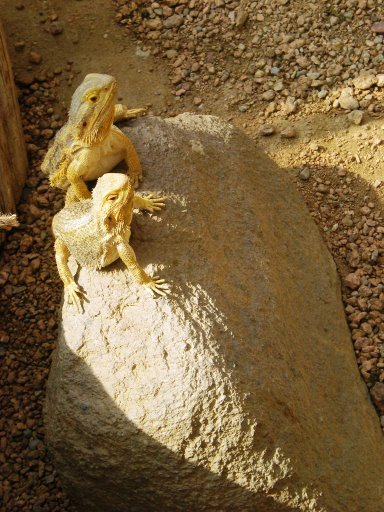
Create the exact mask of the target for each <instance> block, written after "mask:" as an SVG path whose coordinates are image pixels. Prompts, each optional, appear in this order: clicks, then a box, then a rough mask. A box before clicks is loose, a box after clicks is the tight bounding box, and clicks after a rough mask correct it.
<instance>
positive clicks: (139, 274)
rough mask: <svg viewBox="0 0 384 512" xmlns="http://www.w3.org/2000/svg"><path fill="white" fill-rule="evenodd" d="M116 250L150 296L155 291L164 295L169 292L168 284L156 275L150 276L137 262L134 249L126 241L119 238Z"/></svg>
mask: <svg viewBox="0 0 384 512" xmlns="http://www.w3.org/2000/svg"><path fill="white" fill-rule="evenodd" d="M117 252H118V253H119V256H120V258H121V259H122V260H123V262H124V264H125V265H126V266H127V268H128V270H129V271H130V272H131V273H132V275H133V277H134V278H135V280H136V282H137V283H138V284H142V285H144V286H146V287H147V288H148V289H149V291H150V292H151V294H152V296H154V295H155V294H156V293H157V294H159V295H162V296H165V295H167V294H168V293H169V286H168V284H167V283H166V282H165V281H164V279H159V278H158V277H150V276H149V275H148V274H147V273H146V272H145V271H144V270H143V269H142V268H141V267H140V265H139V264H138V263H137V259H136V255H135V251H134V250H133V249H132V247H131V246H130V245H129V244H128V243H127V242H124V241H123V240H121V241H120V242H119V243H118V245H117Z"/></svg>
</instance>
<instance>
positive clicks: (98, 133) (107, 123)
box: [82, 104, 115, 146]
mask: <svg viewBox="0 0 384 512" xmlns="http://www.w3.org/2000/svg"><path fill="white" fill-rule="evenodd" d="M114 113H115V106H114V104H112V105H111V107H110V108H109V111H108V113H107V115H106V116H105V117H104V116H102V117H101V118H100V119H99V118H97V119H96V121H95V123H94V127H93V128H92V130H91V131H90V132H89V133H87V134H86V135H85V136H84V137H82V142H83V144H85V145H87V146H92V145H93V144H96V143H97V142H100V141H102V140H103V139H105V137H106V136H107V135H108V133H109V131H110V129H111V126H112V124H113V117H114Z"/></svg>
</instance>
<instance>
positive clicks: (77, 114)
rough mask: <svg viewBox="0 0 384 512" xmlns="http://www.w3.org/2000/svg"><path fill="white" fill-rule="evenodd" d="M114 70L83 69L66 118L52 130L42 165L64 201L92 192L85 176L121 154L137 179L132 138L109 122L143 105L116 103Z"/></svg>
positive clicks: (107, 165)
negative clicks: (84, 72)
mask: <svg viewBox="0 0 384 512" xmlns="http://www.w3.org/2000/svg"><path fill="white" fill-rule="evenodd" d="M116 90H117V83H116V80H115V78H114V77H113V76H110V75H101V74H97V73H92V74H89V75H87V76H86V77H85V78H84V80H83V82H82V83H81V84H80V85H79V87H78V88H77V89H76V91H75V92H74V94H73V97H72V102H71V107H70V109H69V113H68V121H67V123H66V124H65V125H64V126H63V127H62V128H61V130H59V132H58V133H57V134H56V137H55V139H54V142H53V144H52V146H51V147H50V148H49V150H48V152H47V154H46V155H45V158H44V160H43V163H42V165H41V170H42V172H43V173H44V174H48V175H49V180H50V182H51V185H52V186H56V187H59V188H61V189H64V190H67V189H68V192H67V196H66V204H70V203H71V202H74V201H77V200H80V199H88V198H90V197H91V193H90V192H89V190H88V188H87V186H86V184H85V181H90V180H95V179H97V178H99V177H100V176H102V175H103V174H105V173H106V172H109V171H111V170H112V169H113V168H114V167H115V165H117V164H118V163H119V162H120V161H121V160H125V162H126V164H127V166H128V172H129V175H130V176H131V178H132V179H133V181H134V185H135V186H137V185H138V181H139V179H141V165H140V160H139V157H138V155H137V153H136V150H135V148H134V146H133V144H132V142H131V141H130V140H129V139H128V137H127V136H126V135H124V133H123V132H122V131H121V130H119V128H118V127H117V126H115V125H114V124H113V123H114V122H115V121H119V120H121V119H131V118H134V117H136V116H137V115H138V114H141V113H143V112H145V111H146V109H144V108H138V109H133V110H129V109H128V108H127V107H126V106H125V105H121V104H117V105H116V104H115V103H116Z"/></svg>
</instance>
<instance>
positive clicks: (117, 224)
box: [99, 198, 132, 236]
mask: <svg viewBox="0 0 384 512" xmlns="http://www.w3.org/2000/svg"><path fill="white" fill-rule="evenodd" d="M131 202H132V199H131V198H127V200H126V201H125V202H124V203H123V204H120V205H117V206H115V207H111V208H109V209H108V210H107V211H106V212H104V211H103V212H102V216H101V218H100V219H99V227H100V228H101V230H102V231H103V232H106V233H108V235H112V236H116V235H119V234H120V233H121V232H122V231H123V229H124V228H126V227H127V226H129V225H130V223H131V218H130V217H131V215H132V205H131V206H130V203H131Z"/></svg>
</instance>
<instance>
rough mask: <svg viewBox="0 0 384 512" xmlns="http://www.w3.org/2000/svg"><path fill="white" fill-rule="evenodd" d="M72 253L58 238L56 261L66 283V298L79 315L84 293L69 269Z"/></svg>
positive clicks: (61, 276) (56, 242)
mask: <svg viewBox="0 0 384 512" xmlns="http://www.w3.org/2000/svg"><path fill="white" fill-rule="evenodd" d="M69 256H70V252H69V249H68V247H67V246H66V245H65V243H64V242H63V241H62V240H59V239H58V238H57V239H56V241H55V259H56V265H57V270H58V271H59V276H60V278H61V280H62V281H63V283H64V298H65V300H66V301H67V302H72V303H73V304H74V305H75V306H76V309H77V311H78V312H79V313H81V311H82V304H81V298H82V295H83V292H82V291H81V289H80V287H79V286H78V285H77V284H76V283H75V280H74V279H73V275H72V273H71V271H70V269H69V267H68V258H69Z"/></svg>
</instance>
